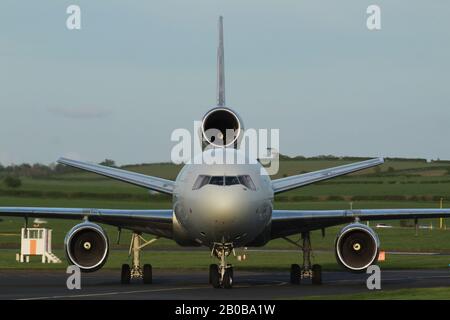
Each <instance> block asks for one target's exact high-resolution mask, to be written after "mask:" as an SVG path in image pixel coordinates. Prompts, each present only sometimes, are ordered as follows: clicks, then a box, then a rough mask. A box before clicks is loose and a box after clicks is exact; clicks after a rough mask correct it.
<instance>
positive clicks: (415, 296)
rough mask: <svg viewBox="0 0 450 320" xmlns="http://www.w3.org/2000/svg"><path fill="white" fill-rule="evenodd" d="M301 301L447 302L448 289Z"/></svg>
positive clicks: (317, 297)
mask: <svg viewBox="0 0 450 320" xmlns="http://www.w3.org/2000/svg"><path fill="white" fill-rule="evenodd" d="M294 299H302V300H448V299H450V288H441V287H439V288H416V289H400V290H389V291H385V290H380V291H378V290H376V291H368V292H364V293H355V294H342V295H324V296H309V297H299V298H294Z"/></svg>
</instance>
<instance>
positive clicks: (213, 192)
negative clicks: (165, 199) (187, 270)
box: [173, 148, 274, 247]
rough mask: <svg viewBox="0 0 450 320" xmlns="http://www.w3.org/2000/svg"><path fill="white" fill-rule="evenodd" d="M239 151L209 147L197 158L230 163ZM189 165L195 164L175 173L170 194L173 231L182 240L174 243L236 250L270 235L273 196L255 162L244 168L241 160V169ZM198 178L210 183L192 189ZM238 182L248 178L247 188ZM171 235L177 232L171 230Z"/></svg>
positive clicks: (267, 182) (269, 184)
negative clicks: (226, 246) (222, 245)
mask: <svg viewBox="0 0 450 320" xmlns="http://www.w3.org/2000/svg"><path fill="white" fill-rule="evenodd" d="M240 152H241V151H239V150H236V149H234V148H215V149H209V150H206V151H204V152H203V153H202V154H201V155H199V157H200V156H201V157H203V158H205V157H208V156H211V154H212V153H214V154H215V156H216V157H217V156H219V157H221V156H225V157H232V158H233V159H236V156H237V155H238V154H240ZM240 155H242V154H240ZM228 159H230V158H228ZM195 163H198V162H196V161H195V160H194V163H188V164H186V165H185V166H184V167H183V169H182V170H181V171H180V173H179V174H178V176H177V179H176V185H175V189H174V194H173V209H174V219H175V220H176V223H178V226H179V228H180V229H181V230H178V232H179V233H182V234H183V235H184V237H183V240H181V241H177V242H178V243H179V244H181V245H183V244H184V245H188V244H189V242H191V241H192V242H194V243H196V244H198V245H204V246H209V247H211V246H213V245H214V244H215V243H221V244H225V243H228V244H232V246H233V247H240V246H245V245H247V244H249V243H251V242H252V241H254V240H255V239H256V238H257V237H258V236H261V235H262V234H263V233H264V232H270V221H271V218H272V209H273V199H274V192H273V189H272V186H271V180H270V178H269V176H268V175H266V174H261V172H264V171H265V169H264V167H263V166H262V165H261V164H260V163H259V162H257V161H254V162H253V163H249V161H248V159H246V161H245V164H239V163H235V162H234V163H231V164H229V163H221V164H205V163H203V164H195ZM200 176H204V177H206V179H207V180H208V179H210V180H211V182H212V183H206V184H204V185H202V186H201V187H200V188H196V187H198V186H196V187H194V186H195V184H196V183H197V182H198V179H199V177H200ZM220 177H224V180H223V181H221V180H220ZM238 177H239V179H240V180H242V177H250V180H251V185H250V186H249V185H244V184H241V183H238V181H239V179H238ZM214 179H215V180H214ZM246 179H248V178H246ZM217 182H219V183H218V184H217ZM222 182H223V184H221V183H222ZM215 183H216V184H215ZM174 232H175V233H177V229H176V228H174ZM175 239H176V240H177V234H175ZM186 240H187V241H186ZM189 240H190V241H189Z"/></svg>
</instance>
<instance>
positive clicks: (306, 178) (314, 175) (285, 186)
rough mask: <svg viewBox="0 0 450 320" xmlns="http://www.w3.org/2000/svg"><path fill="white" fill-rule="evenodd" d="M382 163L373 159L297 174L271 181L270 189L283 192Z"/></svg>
mask: <svg viewBox="0 0 450 320" xmlns="http://www.w3.org/2000/svg"><path fill="white" fill-rule="evenodd" d="M382 163H384V160H383V158H375V159H370V160H366V161H361V162H356V163H350V164H345V165H343V166H339V167H334V168H327V169H323V170H319V171H313V172H308V173H304V174H299V175H296V176H291V177H286V178H281V179H275V180H273V181H272V187H273V191H274V193H280V192H285V191H289V190H292V189H295V188H299V187H303V186H306V185H308V184H311V183H315V182H318V181H322V180H328V179H331V178H335V177H337V176H341V175H344V174H348V173H352V172H355V171H360V170H364V169H367V168H371V167H374V166H378V165H380V164H382Z"/></svg>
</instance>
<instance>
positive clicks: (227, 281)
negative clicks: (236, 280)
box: [223, 268, 233, 289]
mask: <svg viewBox="0 0 450 320" xmlns="http://www.w3.org/2000/svg"><path fill="white" fill-rule="evenodd" d="M223 287H224V288H225V289H231V288H232V287H233V268H226V269H225V274H224V275H223Z"/></svg>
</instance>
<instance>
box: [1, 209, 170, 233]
mask: <svg viewBox="0 0 450 320" xmlns="http://www.w3.org/2000/svg"><path fill="white" fill-rule="evenodd" d="M0 216H7V217H8V216H9V217H24V218H31V219H34V218H50V219H73V220H82V219H84V218H87V219H88V220H89V221H91V222H99V223H104V224H109V225H112V226H116V227H120V228H123V229H129V230H132V231H136V232H145V233H150V234H154V235H157V236H161V237H165V238H169V239H172V218H173V211H172V209H161V210H128V209H84V208H44V207H0Z"/></svg>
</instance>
